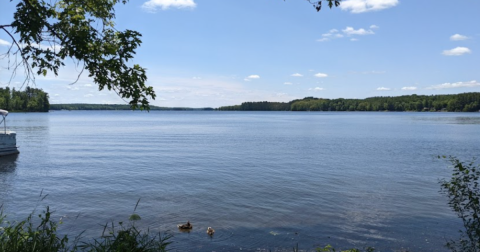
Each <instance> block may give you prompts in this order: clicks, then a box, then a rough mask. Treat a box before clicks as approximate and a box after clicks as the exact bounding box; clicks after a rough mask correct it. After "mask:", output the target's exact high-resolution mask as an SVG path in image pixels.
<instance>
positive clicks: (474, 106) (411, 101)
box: [0, 87, 480, 112]
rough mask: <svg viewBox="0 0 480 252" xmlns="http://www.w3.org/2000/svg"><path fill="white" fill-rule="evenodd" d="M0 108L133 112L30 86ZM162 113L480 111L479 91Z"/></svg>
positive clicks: (1, 96) (2, 92)
mask: <svg viewBox="0 0 480 252" xmlns="http://www.w3.org/2000/svg"><path fill="white" fill-rule="evenodd" d="M0 108H2V109H6V110H8V111H10V112H48V111H55V110H132V108H131V105H129V104H87V103H72V104H50V103H49V100H48V93H46V92H44V91H43V90H41V89H36V88H30V87H27V88H26V89H25V90H24V91H16V90H15V89H14V88H13V89H11V90H10V89H9V88H8V87H7V88H0ZM150 110H163V111H211V110H220V111H386V112H404V111H410V112H480V92H472V93H461V94H448V95H415V94H413V95H404V96H377V97H370V98H365V99H344V98H338V99H326V98H316V97H305V98H303V99H297V100H292V101H290V102H268V101H260V102H244V103H242V104H240V105H233V106H222V107H219V108H211V107H206V108H188V107H159V106H153V105H150Z"/></svg>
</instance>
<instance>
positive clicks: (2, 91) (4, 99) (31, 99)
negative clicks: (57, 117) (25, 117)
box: [0, 87, 50, 112]
mask: <svg viewBox="0 0 480 252" xmlns="http://www.w3.org/2000/svg"><path fill="white" fill-rule="evenodd" d="M0 109H5V110H8V111H11V112H48V110H49V109H50V102H49V100H48V93H46V92H44V91H43V90H42V89H38V88H31V87H26V88H25V90H24V91H17V90H15V88H12V89H10V88H9V87H6V88H0Z"/></svg>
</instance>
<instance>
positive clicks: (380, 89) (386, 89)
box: [377, 87, 391, 91]
mask: <svg viewBox="0 0 480 252" xmlns="http://www.w3.org/2000/svg"><path fill="white" fill-rule="evenodd" d="M377 90H378V91H388V90H391V88H386V87H379V88H377Z"/></svg>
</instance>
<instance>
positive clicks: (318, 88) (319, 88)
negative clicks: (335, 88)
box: [308, 87, 324, 92]
mask: <svg viewBox="0 0 480 252" xmlns="http://www.w3.org/2000/svg"><path fill="white" fill-rule="evenodd" d="M308 90H310V91H315V92H317V91H322V90H324V88H321V87H315V88H309V89H308Z"/></svg>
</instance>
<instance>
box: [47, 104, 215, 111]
mask: <svg viewBox="0 0 480 252" xmlns="http://www.w3.org/2000/svg"><path fill="white" fill-rule="evenodd" d="M59 110H132V108H131V107H130V105H127V104H86V103H72V104H50V111H59ZM150 110H151V111H152V110H163V111H194V110H195V111H196V110H201V111H205V110H215V109H214V108H186V107H158V106H153V105H150Z"/></svg>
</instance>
